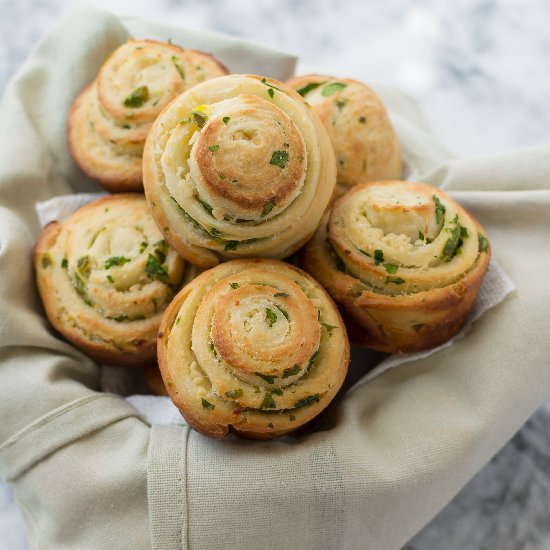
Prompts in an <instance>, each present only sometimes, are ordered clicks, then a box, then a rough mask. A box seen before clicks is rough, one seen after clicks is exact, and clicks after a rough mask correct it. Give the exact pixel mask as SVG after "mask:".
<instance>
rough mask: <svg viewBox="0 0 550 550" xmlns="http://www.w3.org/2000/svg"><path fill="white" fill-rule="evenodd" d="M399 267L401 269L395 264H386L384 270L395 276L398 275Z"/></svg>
mask: <svg viewBox="0 0 550 550" xmlns="http://www.w3.org/2000/svg"><path fill="white" fill-rule="evenodd" d="M398 267H399V266H397V265H395V264H384V268H385V269H386V271H387V272H388V273H391V274H392V275H393V274H394V273H397V268H398Z"/></svg>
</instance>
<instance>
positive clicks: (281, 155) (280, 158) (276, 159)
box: [269, 151, 288, 206]
mask: <svg viewBox="0 0 550 550" xmlns="http://www.w3.org/2000/svg"><path fill="white" fill-rule="evenodd" d="M287 162H288V152H287V151H273V154H272V155H271V160H270V161H269V164H274V165H275V166H278V167H279V168H284V167H285V166H286V163H287ZM274 206H275V205H274Z"/></svg>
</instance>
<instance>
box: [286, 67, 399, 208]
mask: <svg viewBox="0 0 550 550" xmlns="http://www.w3.org/2000/svg"><path fill="white" fill-rule="evenodd" d="M287 84H288V85H289V86H291V87H292V88H294V89H295V90H297V91H298V93H299V94H301V95H302V96H303V97H304V98H305V99H306V101H307V102H308V103H310V104H311V106H312V107H313V109H314V111H315V112H316V113H317V114H318V115H319V118H320V119H321V121H322V122H323V124H324V126H325V128H326V130H327V132H328V135H329V137H330V141H331V143H332V146H333V147H334V151H335V153H336V162H337V169H338V177H337V184H336V190H335V196H336V197H340V196H342V195H343V194H344V193H345V192H346V191H348V190H349V189H350V187H353V186H354V185H357V184H358V183H362V182H367V181H379V180H393V179H399V178H400V177H401V172H402V166H401V150H400V147H399V140H398V138H397V134H396V133H395V130H394V129H393V126H392V124H391V122H390V119H389V117H388V112H387V111H386V108H385V107H384V104H383V103H382V101H381V100H380V98H379V97H378V96H377V95H376V94H375V93H374V91H373V90H371V89H370V88H369V87H368V86H366V85H365V84H363V83H362V82H358V81H357V80H351V79H350V78H341V79H336V78H334V77H330V76H322V75H306V76H300V77H296V78H293V79H291V80H289V81H288V82H287Z"/></svg>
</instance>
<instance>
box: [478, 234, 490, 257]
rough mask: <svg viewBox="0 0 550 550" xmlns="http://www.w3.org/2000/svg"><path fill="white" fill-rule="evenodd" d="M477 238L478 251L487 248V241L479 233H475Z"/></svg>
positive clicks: (483, 250)
mask: <svg viewBox="0 0 550 550" xmlns="http://www.w3.org/2000/svg"><path fill="white" fill-rule="evenodd" d="M477 240H478V243H479V244H478V250H479V252H485V251H486V250H487V247H488V246H489V241H488V240H487V238H486V237H485V236H484V235H482V234H481V233H478V234H477Z"/></svg>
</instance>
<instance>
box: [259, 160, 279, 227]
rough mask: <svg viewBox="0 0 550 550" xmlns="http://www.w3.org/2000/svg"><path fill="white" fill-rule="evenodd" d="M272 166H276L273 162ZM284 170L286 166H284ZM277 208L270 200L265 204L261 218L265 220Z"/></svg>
mask: <svg viewBox="0 0 550 550" xmlns="http://www.w3.org/2000/svg"><path fill="white" fill-rule="evenodd" d="M271 160H272V161H273V158H272V159H271ZM271 164H274V163H273V162H271ZM283 168H284V166H283ZM273 208H275V201H273V200H270V201H268V202H266V203H265V206H264V209H263V210H262V213H261V214H260V218H265V217H266V216H267V215H268V214H269V213H270V212H271V211H272V210H273Z"/></svg>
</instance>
